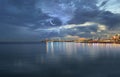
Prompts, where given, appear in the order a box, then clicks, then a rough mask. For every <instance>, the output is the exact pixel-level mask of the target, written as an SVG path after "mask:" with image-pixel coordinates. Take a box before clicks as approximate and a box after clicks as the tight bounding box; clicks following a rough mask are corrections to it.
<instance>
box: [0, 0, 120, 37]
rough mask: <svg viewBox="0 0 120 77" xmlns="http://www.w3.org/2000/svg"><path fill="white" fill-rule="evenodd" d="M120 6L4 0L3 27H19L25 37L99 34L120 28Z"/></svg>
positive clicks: (97, 0)
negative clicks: (25, 34)
mask: <svg viewBox="0 0 120 77" xmlns="http://www.w3.org/2000/svg"><path fill="white" fill-rule="evenodd" d="M119 6H120V5H119V1H118V0H109V1H106V0H92V1H89V0H29V1H26V0H0V25H1V26H0V28H3V25H6V29H5V28H4V30H5V31H6V30H8V29H11V34H12V33H13V34H14V32H12V29H13V27H15V26H16V27H17V28H16V33H18V34H19V32H18V30H19V29H20V30H21V31H20V32H21V33H22V34H23V36H24V32H25V33H27V34H28V35H30V34H31V36H32V35H34V34H39V35H38V36H39V37H40V36H44V37H55V36H56V37H57V36H66V35H72V36H73V35H74V36H90V35H93V34H94V35H95V34H96V35H97V33H103V32H104V33H105V32H107V31H108V30H109V31H111V29H114V30H116V29H118V27H119V25H120V12H119V8H118V7H119ZM115 8H116V9H115ZM114 9H115V10H114ZM9 27H11V28H9ZM7 28H8V29H7ZM22 29H23V30H24V32H22ZM32 33H33V34H32ZM6 36H8V35H6ZM36 36H37V35H36ZM26 37H27V36H26ZM40 38H41V37H40Z"/></svg>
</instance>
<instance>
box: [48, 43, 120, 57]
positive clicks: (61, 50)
mask: <svg viewBox="0 0 120 77" xmlns="http://www.w3.org/2000/svg"><path fill="white" fill-rule="evenodd" d="M46 51H47V54H49V55H56V56H58V55H60V54H64V55H66V56H76V55H79V56H83V54H85V55H87V56H89V57H99V55H101V54H103V55H106V56H111V55H115V54H116V55H117V54H119V53H120V45H119V44H102V43H101V44H98V43H74V42H67V43H66V42H60V43H59V42H47V43H46ZM113 51H114V52H113ZM84 57H86V56H84Z"/></svg>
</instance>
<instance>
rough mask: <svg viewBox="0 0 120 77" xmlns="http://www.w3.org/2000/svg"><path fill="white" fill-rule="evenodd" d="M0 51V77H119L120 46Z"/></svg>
mask: <svg viewBox="0 0 120 77" xmlns="http://www.w3.org/2000/svg"><path fill="white" fill-rule="evenodd" d="M0 51H1V52H0V77H119V76H120V66H119V65H120V44H97V43H95V44H94V43H93V44H90V43H74V42H46V43H41V44H20V45H19V44H18V45H16V44H15V45H14V44H13V45H10V44H9V45H0Z"/></svg>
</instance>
